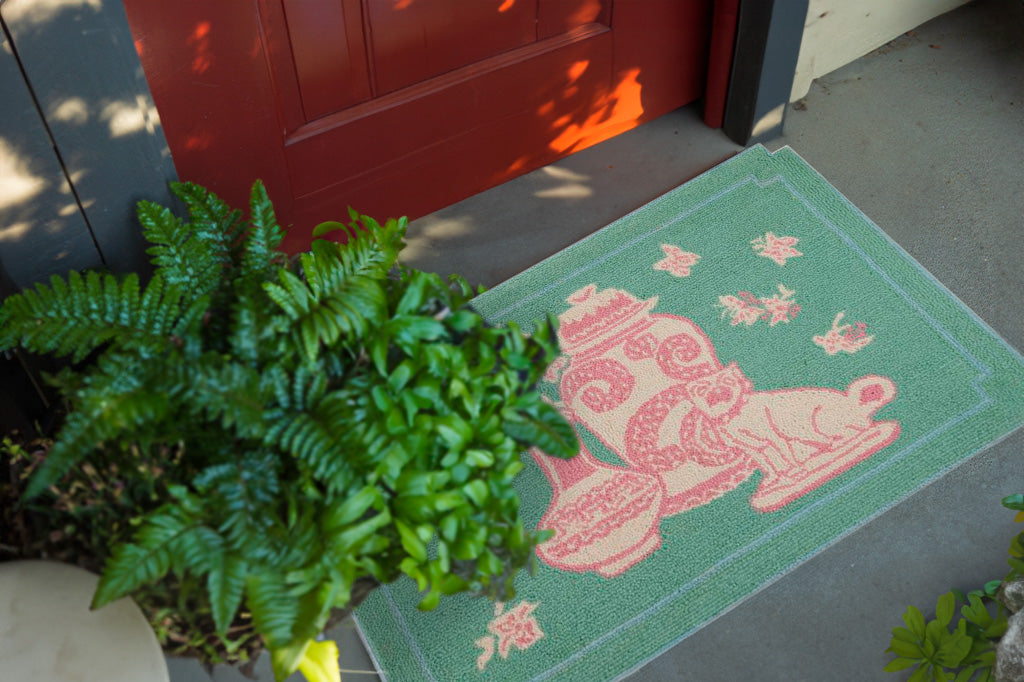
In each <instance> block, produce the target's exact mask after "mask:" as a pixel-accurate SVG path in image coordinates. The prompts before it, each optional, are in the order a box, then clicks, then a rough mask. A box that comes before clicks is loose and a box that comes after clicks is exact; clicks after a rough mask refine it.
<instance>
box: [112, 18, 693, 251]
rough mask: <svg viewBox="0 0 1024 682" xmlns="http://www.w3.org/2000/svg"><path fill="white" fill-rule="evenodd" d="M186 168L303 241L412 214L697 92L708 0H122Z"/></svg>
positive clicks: (295, 245) (292, 240) (296, 243)
mask: <svg viewBox="0 0 1024 682" xmlns="http://www.w3.org/2000/svg"><path fill="white" fill-rule="evenodd" d="M125 4H126V9H127V10H128V16H129V21H130V23H131V25H132V29H133V33H134V35H135V38H136V47H137V48H138V50H139V53H140V56H141V58H142V62H143V65H144V67H145V71H146V75H147V79H148V81H149V84H150V88H151V90H152V91H153V96H154V99H155V100H156V103H157V108H158V110H159V112H160V117H161V121H162V123H163V126H164V129H165V133H166V134H167V137H168V142H169V145H170V148H171V152H172V155H173V158H174V161H175V165H176V167H177V169H178V172H179V175H180V176H181V177H182V179H188V180H193V181H196V182H200V183H202V184H205V185H207V186H210V187H211V188H213V189H214V190H215V191H217V192H218V193H220V194H221V195H222V196H224V197H225V198H227V199H228V200H230V201H232V202H233V203H237V202H239V201H242V200H243V198H244V197H245V196H246V192H247V189H248V187H249V186H250V185H251V183H252V181H253V180H254V179H255V178H256V177H260V178H262V179H263V180H264V181H265V182H266V183H267V185H268V188H269V189H270V192H271V197H272V198H273V199H274V201H275V205H276V206H277V208H278V211H279V213H280V214H281V216H282V218H283V219H284V220H285V221H287V222H290V223H293V224H294V228H293V230H292V231H291V232H290V234H289V242H288V246H289V247H290V248H292V249H303V248H305V247H306V246H307V245H308V240H309V233H310V230H311V229H312V226H313V225H315V224H316V223H318V222H320V221H323V220H328V219H336V218H339V217H343V216H345V215H346V212H347V207H348V206H349V205H351V206H353V207H355V208H356V209H358V210H360V211H362V212H364V213H368V214H370V215H374V216H377V217H380V218H384V217H389V216H396V215H409V216H410V217H416V216H419V215H423V214H425V213H428V212H430V211H432V210H436V209H437V208H440V207H442V206H445V205H448V204H451V203H454V202H456V201H458V200H460V199H462V198H465V197H467V196H470V195H472V194H474V193H476V192H479V191H481V190H483V189H486V188H488V187H492V186H494V185H496V184H499V183H501V182H504V181H505V180H508V179H510V178H512V177H514V176H516V175H519V174H521V173H524V172H527V171H529V170H532V169H534V168H537V167H539V166H542V165H544V164H547V163H550V162H552V161H554V160H556V159H558V158H560V157H562V156H564V155H566V154H569V153H571V152H573V151H577V150H579V149H583V148H585V147H587V146H589V145H592V144H595V143H596V142H599V141H601V140H604V139H607V138H609V137H611V136H613V135H615V134H618V133H620V132H623V131H625V130H627V129H629V128H632V127H634V126H636V125H638V124H639V123H641V122H643V121H646V120H649V119H651V118H654V117H656V116H659V115H661V114H664V113H666V112H668V111H671V110H672V109H675V108H677V107H679V106H682V105H684V104H687V103H689V102H691V101H693V100H695V99H697V98H699V97H700V96H701V95H703V92H704V83H705V74H706V70H707V54H708V47H709V39H710V34H711V18H712V17H711V15H712V9H711V5H712V1H711V0H248V1H243V0H222V1H218V2H215V3H214V2H209V0H183V1H179V2H174V3H152V2H146V1H145V0H125Z"/></svg>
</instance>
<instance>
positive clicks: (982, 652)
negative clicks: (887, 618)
mask: <svg viewBox="0 0 1024 682" xmlns="http://www.w3.org/2000/svg"><path fill="white" fill-rule="evenodd" d="M1002 502H1003V506H1004V507H1006V508H1008V509H1013V510H1016V511H1017V517H1016V520H1017V522H1021V521H1024V495H1019V494H1018V495H1011V496H1009V497H1006V498H1004V499H1003V501H1002ZM1009 554H1010V556H1009V558H1008V559H1007V563H1009V565H1010V572H1009V573H1008V574H1007V575H1006V577H1005V578H1004V579H1003V580H993V581H990V582H988V583H986V584H985V586H984V588H982V589H980V590H974V591H972V592H969V593H967V594H966V595H965V594H964V593H963V592H961V591H959V590H952V591H950V592H947V593H946V594H944V595H942V596H941V597H939V600H938V604H937V605H936V608H935V618H934V619H933V620H930V621H926V620H925V618H924V615H923V614H922V613H921V611H920V610H919V609H917V608H916V607H914V606H910V607H908V608H907V612H906V614H904V616H903V621H904V622H905V623H906V626H907V627H905V628H904V627H897V628H893V631H892V640H891V641H890V644H889V648H888V649H886V651H887V652H890V653H893V654H895V655H896V656H897V658H895V659H893V660H892V661H890V662H889V663H888V665H886V666H885V670H886V672H897V671H900V670H907V669H909V668H914V672H913V674H912V675H911V676H910V680H911V682H925V681H927V680H935V681H937V682H972V681H973V682H991V681H992V680H994V679H995V677H994V674H993V666H994V665H995V661H996V649H995V646H996V644H997V643H998V641H999V639H1000V638H1001V637H1002V636H1003V634H1004V633H1005V632H1006V628H1007V617H1008V613H1007V611H1006V607H1005V606H1004V605H1003V604H1002V603H1001V602H1000V601H999V599H998V598H997V597H998V592H999V588H1000V586H1001V585H1003V584H1005V583H1008V582H1011V581H1013V580H1017V579H1018V578H1021V577H1022V576H1024V532H1021V533H1019V534H1017V536H1016V537H1014V538H1013V540H1012V541H1011V543H1010V549H1009ZM958 605H960V607H961V608H960V618H959V619H958V620H957V623H956V626H955V627H954V628H953V629H950V626H951V624H952V622H953V617H954V615H956V608H957V606H958Z"/></svg>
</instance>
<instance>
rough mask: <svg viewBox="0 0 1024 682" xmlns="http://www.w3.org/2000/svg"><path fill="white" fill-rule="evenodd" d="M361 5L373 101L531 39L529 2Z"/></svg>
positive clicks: (437, 0)
mask: <svg viewBox="0 0 1024 682" xmlns="http://www.w3.org/2000/svg"><path fill="white" fill-rule="evenodd" d="M542 2H543V0H542ZM367 5H368V7H367V9H368V15H369V33H370V35H371V38H370V40H371V43H372V48H371V50H370V53H371V55H372V61H373V64H374V71H375V74H376V81H377V94H378V95H382V94H387V93H389V92H394V91H395V90H398V89H399V88H403V87H406V86H409V85H413V84H415V83H419V82H420V81H424V80H426V79H428V78H432V77H434V76H439V75H441V74H443V73H447V72H449V71H452V70H454V69H457V68H459V67H461V66H466V65H467V64H472V63H473V62H477V61H480V60H482V59H487V58H488V57H493V56H494V55H496V54H499V53H501V52H505V51H507V50H511V49H514V48H517V47H522V46H524V45H529V44H530V43H532V42H534V40H535V39H536V28H535V25H534V24H535V21H534V20H535V18H536V15H535V10H536V3H535V1H534V0H531V2H529V3H527V2H524V1H523V0H473V1H472V2H466V0H391V1H389V2H369V3H367Z"/></svg>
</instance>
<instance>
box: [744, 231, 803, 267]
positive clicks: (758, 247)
mask: <svg viewBox="0 0 1024 682" xmlns="http://www.w3.org/2000/svg"><path fill="white" fill-rule="evenodd" d="M798 241H800V240H799V239H797V238H796V237H776V236H775V234H774V233H773V232H765V234H764V236H763V237H758V238H757V239H753V240H751V242H750V244H751V245H752V246H753V247H754V251H757V253H758V255H761V256H764V257H765V258H771V259H772V260H773V261H775V262H776V263H778V264H779V265H785V264H786V260H787V259H789V258H796V257H797V256H802V255H804V254H803V253H801V252H800V251H797V250H796V249H794V248H793V246H794V245H795V244H796V243H797V242H798Z"/></svg>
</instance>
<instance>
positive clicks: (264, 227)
mask: <svg viewBox="0 0 1024 682" xmlns="http://www.w3.org/2000/svg"><path fill="white" fill-rule="evenodd" d="M249 215H250V217H249V222H250V227H249V229H248V231H247V232H246V234H245V238H244V240H243V242H242V257H241V275H242V277H252V276H260V275H264V274H266V273H268V272H270V271H271V270H272V269H273V267H274V266H275V264H277V262H278V261H280V260H282V258H283V254H281V253H279V252H278V251H277V247H278V246H280V245H281V240H282V239H284V232H283V231H282V230H281V228H280V226H279V225H278V224H277V218H276V216H275V215H274V206H273V204H271V202H270V197H268V196H267V190H266V188H265V187H264V186H263V183H262V182H261V181H259V180H257V181H256V182H255V184H253V186H252V193H251V194H250V197H249Z"/></svg>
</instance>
